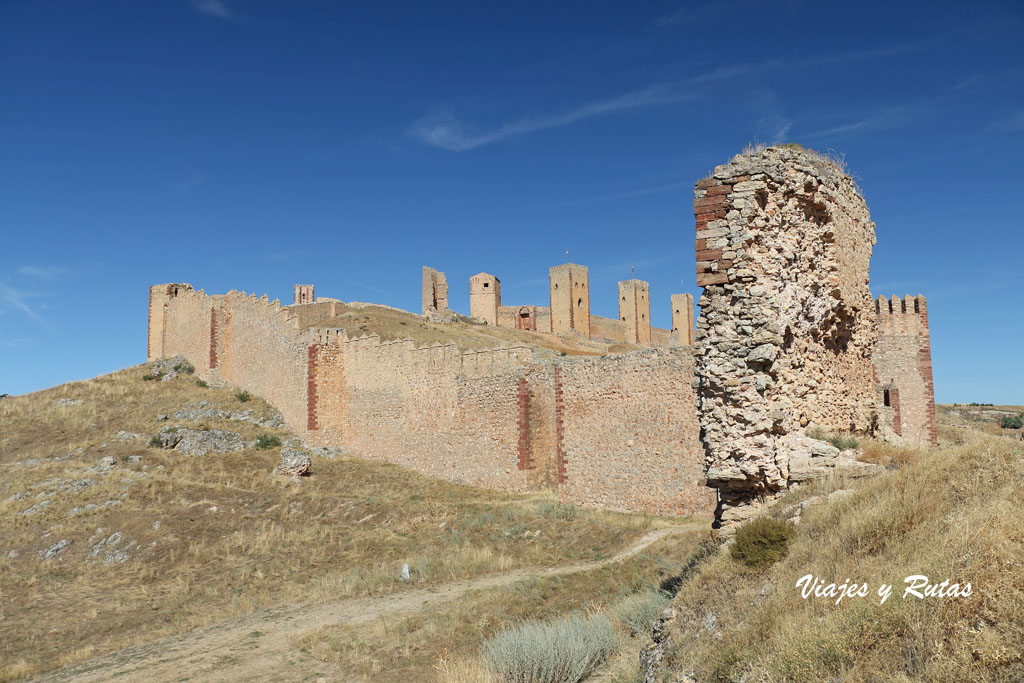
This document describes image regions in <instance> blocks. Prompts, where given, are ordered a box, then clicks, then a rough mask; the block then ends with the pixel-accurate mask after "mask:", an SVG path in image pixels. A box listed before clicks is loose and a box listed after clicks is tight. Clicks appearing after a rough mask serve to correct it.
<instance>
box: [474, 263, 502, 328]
mask: <svg viewBox="0 0 1024 683" xmlns="http://www.w3.org/2000/svg"><path fill="white" fill-rule="evenodd" d="M499 308H501V280H499V279H498V278H496V277H494V276H493V275H490V274H489V273H477V274H476V275H474V276H473V277H471V278H469V314H470V315H471V316H473V317H474V318H482V319H483V320H485V321H486V322H487V324H488V325H497V324H498V309H499Z"/></svg>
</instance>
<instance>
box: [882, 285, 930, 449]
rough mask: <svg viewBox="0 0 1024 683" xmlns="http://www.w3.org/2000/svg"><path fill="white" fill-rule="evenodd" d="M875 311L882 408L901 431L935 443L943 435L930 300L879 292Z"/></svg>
mask: <svg viewBox="0 0 1024 683" xmlns="http://www.w3.org/2000/svg"><path fill="white" fill-rule="evenodd" d="M875 314H876V315H877V317H878V343H877V344H876V345H875V349H874V353H873V354H872V356H871V363H872V365H873V367H874V379H875V390H876V395H877V398H878V402H879V405H880V407H881V410H880V413H881V415H882V416H883V418H884V421H885V423H886V426H887V427H888V428H890V429H892V431H893V432H894V433H895V434H896V435H897V436H899V437H901V438H903V439H905V440H907V441H911V442H915V443H921V444H925V445H934V444H936V443H937V441H938V436H937V433H936V430H935V388H934V384H933V382H932V351H931V338H930V334H929V331H928V303H927V301H925V298H924V297H923V296H921V295H918V296H910V295H907V296H904V297H903V298H902V299H900V298H898V297H896V296H893V297H891V298H886V297H878V299H877V300H875Z"/></svg>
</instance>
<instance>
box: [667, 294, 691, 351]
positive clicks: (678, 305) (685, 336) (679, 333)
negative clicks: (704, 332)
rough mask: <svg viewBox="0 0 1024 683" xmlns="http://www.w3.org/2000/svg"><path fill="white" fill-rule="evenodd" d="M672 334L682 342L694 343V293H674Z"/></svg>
mask: <svg viewBox="0 0 1024 683" xmlns="http://www.w3.org/2000/svg"><path fill="white" fill-rule="evenodd" d="M672 334H673V335H674V336H675V338H676V339H677V340H678V341H679V343H680V344H692V343H693V295H692V294H673V295H672Z"/></svg>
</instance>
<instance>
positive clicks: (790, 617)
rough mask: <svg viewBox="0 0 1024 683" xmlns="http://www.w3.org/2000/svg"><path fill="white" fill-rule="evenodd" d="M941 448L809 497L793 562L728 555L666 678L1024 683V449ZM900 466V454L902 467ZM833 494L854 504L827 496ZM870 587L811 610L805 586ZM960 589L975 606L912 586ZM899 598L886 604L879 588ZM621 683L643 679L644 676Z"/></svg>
mask: <svg viewBox="0 0 1024 683" xmlns="http://www.w3.org/2000/svg"><path fill="white" fill-rule="evenodd" d="M940 436H941V438H942V442H943V445H942V446H941V447H940V448H938V449H933V450H930V451H918V452H914V451H907V450H904V451H898V452H895V453H893V452H891V451H890V450H888V449H886V448H885V447H884V446H878V445H874V446H872V448H871V449H870V450H871V451H872V452H873V454H874V456H875V458H876V459H879V460H882V461H883V462H885V463H886V464H889V465H890V467H892V468H893V469H890V470H889V471H888V472H886V473H884V474H883V475H881V476H878V477H876V478H872V479H869V480H864V481H860V482H844V481H831V482H823V483H819V484H816V485H814V486H812V487H809V488H801V489H799V490H797V491H794V492H792V493H790V494H789V495H788V496H787V498H786V499H785V500H784V501H783V502H782V503H781V504H780V505H777V506H775V508H774V509H773V512H772V515H773V516H774V517H776V518H778V519H785V518H786V517H788V516H789V515H791V514H792V506H793V505H794V504H796V503H798V502H800V501H805V500H808V499H810V498H812V497H814V496H820V497H824V500H823V501H822V502H820V503H817V504H814V505H811V506H809V507H808V508H807V509H806V511H805V512H804V513H803V514H802V518H801V522H800V524H799V526H798V527H797V530H796V533H795V536H794V538H793V540H792V541H791V543H790V546H789V552H788V554H787V555H786V556H785V558H784V559H782V560H781V561H779V562H778V563H777V564H775V565H774V566H772V567H770V568H767V569H752V568H750V567H748V566H746V564H744V563H743V562H741V561H738V560H736V559H734V558H733V557H732V556H731V555H730V553H728V552H722V553H719V554H718V555H717V556H716V557H715V558H714V559H713V560H711V561H709V562H708V563H706V564H705V565H703V566H702V569H701V571H700V572H699V573H698V574H697V575H696V576H695V577H694V578H693V579H692V580H690V581H687V582H685V583H684V584H683V585H682V587H681V590H680V591H679V594H678V595H677V596H676V598H675V600H674V602H673V605H674V607H675V609H676V616H675V618H674V619H673V620H672V621H671V622H670V623H669V632H670V634H671V642H670V645H669V647H668V648H667V650H666V655H665V656H666V659H665V660H664V662H663V665H662V667H661V668H659V669H658V670H657V676H655V678H654V679H653V680H658V681H661V680H665V681H677V680H680V679H682V680H686V681H690V680H697V681H739V680H743V681H745V682H746V683H750V682H752V681H811V680H813V681H823V680H828V681H901V680H903V681H909V680H914V681H1020V680H1024V506H1022V505H1021V498H1020V497H1021V491H1022V490H1024V443H1021V442H1020V441H1014V440H1011V439H1006V438H1001V437H995V436H988V435H985V434H982V433H979V432H976V431H972V430H964V429H955V430H954V429H951V428H944V429H943V430H942V431H941V433H940ZM893 455H895V457H890V456H893ZM836 489H849V490H852V493H850V494H848V495H838V496H833V498H832V500H829V499H828V498H827V497H826V496H827V494H828V493H829V492H830V491H833V490H836ZM807 574H813V575H814V576H816V577H820V578H822V579H824V581H825V583H826V584H827V583H832V582H834V583H843V582H845V581H848V580H849V581H852V582H856V583H863V582H867V583H868V584H869V587H870V592H869V594H868V595H867V596H866V597H847V598H845V599H843V600H841V601H840V603H839V604H838V605H837V604H835V599H829V598H824V597H821V598H816V597H809V598H807V599H803V598H802V597H801V592H800V590H798V589H797V588H796V582H797V580H798V579H800V577H802V576H804V575H807ZM911 575H926V576H927V577H929V579H930V581H931V583H935V584H938V583H940V582H942V581H945V580H949V581H950V582H957V583H959V584H961V586H963V585H964V584H966V583H968V582H970V584H971V587H972V594H971V596H970V597H966V598H955V597H947V598H940V597H926V598H925V599H917V598H915V597H913V596H912V595H908V596H907V597H906V598H904V597H903V592H904V589H905V587H906V586H905V584H904V579H905V577H907V576H911ZM882 583H888V584H892V585H894V589H893V594H892V597H890V598H889V599H888V600H887V601H886V602H885V603H884V604H881V603H880V598H879V597H878V595H877V594H876V592H877V589H878V588H879V585H880V584H882ZM622 675H623V676H624V678H623V680H636V676H637V673H636V665H635V664H634V665H631V666H630V667H627V668H626V669H625V670H624V672H623V673H622ZM686 676H689V678H687V677H686Z"/></svg>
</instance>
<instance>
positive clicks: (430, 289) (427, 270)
mask: <svg viewBox="0 0 1024 683" xmlns="http://www.w3.org/2000/svg"><path fill="white" fill-rule="evenodd" d="M422 303H423V311H422V312H423V315H426V314H427V313H429V312H430V311H431V309H433V310H435V311H447V310H448V278H447V277H445V274H444V273H441V272H438V271H436V270H434V269H433V268H431V267H430V266H423V301H422Z"/></svg>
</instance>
